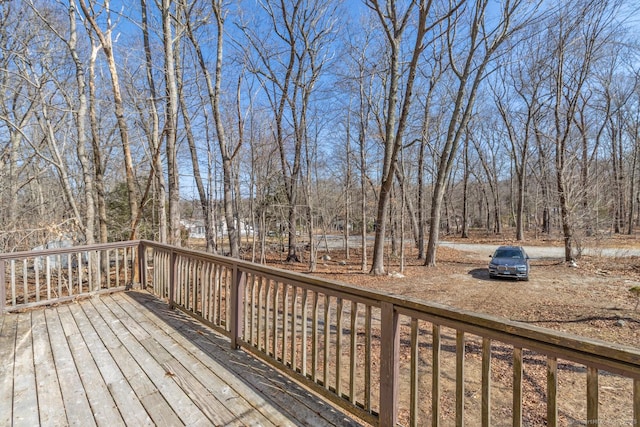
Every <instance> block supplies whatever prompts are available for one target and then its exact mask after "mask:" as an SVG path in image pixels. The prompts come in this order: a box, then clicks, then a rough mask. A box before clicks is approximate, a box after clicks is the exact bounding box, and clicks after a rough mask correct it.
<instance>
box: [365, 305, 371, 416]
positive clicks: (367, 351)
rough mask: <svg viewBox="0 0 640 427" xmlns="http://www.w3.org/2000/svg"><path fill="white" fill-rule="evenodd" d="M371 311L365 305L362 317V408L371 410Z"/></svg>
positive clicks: (368, 306) (369, 307)
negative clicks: (363, 332)
mask: <svg viewBox="0 0 640 427" xmlns="http://www.w3.org/2000/svg"><path fill="white" fill-rule="evenodd" d="M371 311H372V307H371V306H370V305H367V306H366V309H365V318H364V329H365V335H364V351H365V353H364V409H365V411H367V412H371V344H372V339H371Z"/></svg>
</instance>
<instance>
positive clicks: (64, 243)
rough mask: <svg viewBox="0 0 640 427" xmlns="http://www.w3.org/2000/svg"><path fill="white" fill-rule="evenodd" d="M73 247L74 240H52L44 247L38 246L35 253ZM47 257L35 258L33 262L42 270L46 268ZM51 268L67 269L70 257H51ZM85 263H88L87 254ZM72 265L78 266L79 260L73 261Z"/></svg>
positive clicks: (84, 258) (83, 257)
mask: <svg viewBox="0 0 640 427" xmlns="http://www.w3.org/2000/svg"><path fill="white" fill-rule="evenodd" d="M72 246H73V240H71V239H68V238H65V237H63V238H60V239H57V240H50V241H48V242H47V243H45V244H44V245H41V246H36V247H35V248H33V249H32V250H33V251H42V250H45V249H59V248H70V247H72ZM46 258H47V257H35V258H34V260H33V263H34V267H35V268H37V269H39V270H42V269H44V268H45V267H46V262H45V259H46ZM48 258H49V267H50V268H58V267H61V268H67V267H69V257H68V256H66V255H65V256H60V255H49V257H48ZM82 259H83V262H86V254H83V256H82ZM72 264H73V265H74V266H75V265H76V264H77V260H74V261H72Z"/></svg>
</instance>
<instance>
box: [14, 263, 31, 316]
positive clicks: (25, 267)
mask: <svg viewBox="0 0 640 427" xmlns="http://www.w3.org/2000/svg"><path fill="white" fill-rule="evenodd" d="M22 264H23V268H24V275H23V282H24V302H25V303H27V290H28V282H27V278H28V275H27V260H26V259H25V260H24V261H23V262H22ZM16 303H17V298H16V262H15V260H11V305H12V306H13V307H15V306H16Z"/></svg>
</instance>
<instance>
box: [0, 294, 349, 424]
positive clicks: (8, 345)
mask: <svg viewBox="0 0 640 427" xmlns="http://www.w3.org/2000/svg"><path fill="white" fill-rule="evenodd" d="M0 361H1V362H2V363H0V425H12V424H13V425H15V426H22V425H25V426H27V425H28V426H31V425H55V426H61V425H78V426H91V425H98V426H100V425H105V426H106V425H108V426H115V425H132V426H133V425H135V426H149V425H159V426H176V425H194V426H198V425H202V426H211V425H215V426H248V425H252V426H265V427H267V426H305V425H306V426H332V425H340V426H343V425H352V426H357V425H361V424H359V423H358V422H357V421H355V420H353V419H351V418H348V417H346V416H345V415H344V414H342V413H341V412H339V411H337V410H335V409H334V408H332V407H331V406H329V405H327V404H326V403H324V402H323V401H322V400H321V399H319V398H318V397H317V396H315V395H313V394H312V393H310V392H309V391H307V390H305V389H303V388H301V387H300V386H299V385H297V384H295V383H294V382H292V381H290V380H288V379H286V378H285V377H283V376H281V375H280V374H278V373H277V371H275V370H273V369H272V368H271V367H269V366H267V365H265V364H263V363H262V362H260V361H258V360H257V359H255V358H253V357H251V356H250V355H248V354H246V353H244V352H243V351H233V350H231V349H230V343H229V340H228V339H226V338H224V337H222V336H220V335H218V334H216V333H214V332H213V331H212V330H211V329H209V328H207V327H205V326H204V325H202V324H200V323H198V322H195V321H193V320H192V319H190V318H189V317H188V316H185V315H183V314H182V313H180V312H177V311H172V310H169V309H168V307H167V305H166V304H164V303H162V302H161V301H159V300H157V299H155V298H153V297H152V296H150V295H149V294H146V293H143V292H130V293H124V292H121V293H115V294H112V295H105V296H102V297H93V298H89V299H85V300H82V301H79V302H76V303H71V304H66V305H60V306H57V307H48V308H46V309H42V308H41V309H35V310H30V311H25V312H23V313H15V314H5V315H2V316H0Z"/></svg>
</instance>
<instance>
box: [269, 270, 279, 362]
mask: <svg viewBox="0 0 640 427" xmlns="http://www.w3.org/2000/svg"><path fill="white" fill-rule="evenodd" d="M279 294H280V283H279V282H276V281H274V282H273V319H272V322H271V347H272V348H271V357H273V358H274V359H277V358H278V312H279V311H280V308H279V307H278V298H279Z"/></svg>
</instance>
